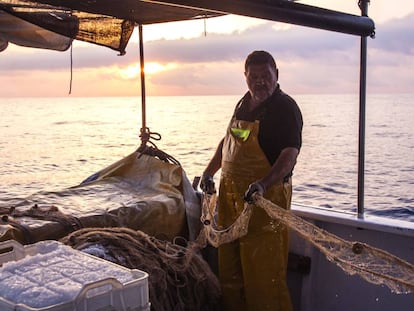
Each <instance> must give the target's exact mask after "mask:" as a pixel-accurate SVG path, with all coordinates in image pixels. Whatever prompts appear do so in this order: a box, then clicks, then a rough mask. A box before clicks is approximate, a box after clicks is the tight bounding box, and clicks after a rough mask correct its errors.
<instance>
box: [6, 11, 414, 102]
mask: <svg viewBox="0 0 414 311" xmlns="http://www.w3.org/2000/svg"><path fill="white" fill-rule="evenodd" d="M413 21H414V14H410V15H408V16H405V17H403V18H398V19H394V20H390V21H387V22H384V23H381V24H378V25H376V38H375V39H370V38H369V39H368V47H369V50H368V64H369V72H368V83H369V84H370V86H369V90H371V91H373V92H377V91H381V92H397V91H398V92H400V91H404V90H406V91H407V92H409V91H411V78H410V77H412V72H413V71H414V67H413V66H414V65H411V59H412V56H413V54H414V29H413V28H414V22H413ZM281 26H283V27H281ZM207 30H208V29H207ZM144 34H145V27H144ZM144 48H145V60H146V62H159V63H162V64H176V65H178V66H172V69H171V70H166V71H163V72H158V73H156V74H153V75H148V76H147V80H148V84H147V89H148V94H149V95H156V94H158V95H170V94H174V95H179V94H187V95H194V94H240V93H241V92H244V91H245V83H244V77H243V70H244V68H243V63H244V59H245V57H246V56H247V54H248V53H250V52H251V51H252V50H255V49H263V50H268V51H269V52H271V53H272V54H273V55H274V56H275V58H276V61H277V63H278V65H279V67H280V77H281V83H282V86H285V87H286V88H287V89H288V90H289V91H291V92H295V93H311V92H312V93H318V92H319V93H320V92H323V93H327V92H341V93H342V92H344V93H345V92H355V91H357V88H358V79H359V49H360V38H359V37H355V36H350V35H345V34H338V33H334V32H328V31H320V30H316V29H310V28H305V27H300V26H289V27H286V25H284V24H279V23H272V22H266V23H262V24H258V25H257V24H256V25H254V26H252V27H247V28H243V30H241V31H237V32H235V33H232V34H218V33H213V32H212V33H207V36H201V37H196V38H191V39H180V40H165V39H164V40H156V41H150V42H147V43H146V44H145V47H144ZM72 58H73V70H74V78H75V83H76V82H77V81H82V84H83V81H85V83H86V82H87V79H83V78H81V75H84V74H85V73H86V72H89V74H88V76H87V77H88V79H89V80H91V81H92V80H101V81H103V80H108V81H109V80H110V81H111V82H112V85H114V88H115V85H116V87H117V89H116V94H122V90H121V89H122V85H124V88H125V89H128V92H125V93H127V94H131V92H132V91H131V88H133V87H135V88H136V89H138V88H137V87H136V85H137V81H136V80H134V81H132V80H131V81H124V82H122V83H121V82H120V81H115V79H116V77H112V78H111V75H112V74H111V72H112V71H111V70H113V68H126V67H128V66H130V65H132V64H136V63H137V62H138V61H139V49H138V44H137V43H134V42H131V43H130V44H129V45H128V47H127V54H126V55H125V56H117V52H115V51H112V50H110V49H106V48H102V47H99V46H92V45H88V44H77V45H75V47H74V49H73V57H72ZM70 61H71V56H70V51H67V52H55V51H45V50H36V49H27V48H19V47H16V46H9V47H8V48H7V49H6V50H5V51H3V52H2V53H0V71H1V73H2V75H1V76H0V83H2V85H6V83H8V82H7V79H6V77H12V76H14V77H16V76H21V79H24V76H25V75H24V74H23V73H24V72H26V71H27V70H30V71H35V72H36V74H37V75H40V74H41V73H42V72H47V73H48V74H50V75H51V77H52V75H53V73H56V75H60V76H62V73H63V72H64V73H65V75H63V76H65V77H67V76H68V74H69V71H70ZM108 68H112V69H108ZM99 69H102V72H101V73H99ZM115 76H116V75H115ZM52 79H53V77H52ZM119 79H121V78H119ZM14 80H17V78H15V79H14ZM124 80H125V79H124ZM397 80H398V81H399V83H398V86H396V85H395V83H393V81H397ZM65 81H66V80H65ZM24 83H26V82H21V84H24ZM95 84H97V83H95ZM77 85H78V88H79V87H82V85H81V84H80V83H78V84H77ZM105 85H107V87H108V88H109V89H105V94H107V93H110V91H111V90H110V88H111V84H110V83H108V84H105ZM76 89H77V88H75V90H76ZM88 92H97V94H96V95H100V94H102V88H101V89H99V90H95V91H94V89H93V88H89V89H88V90H83V91H82V92H79V93H82V94H88ZM114 92H115V91H114ZM135 92H139V91H138V90H137V91H135ZM4 94H5V91H3V90H2V91H1V93H0V96H1V95H4Z"/></svg>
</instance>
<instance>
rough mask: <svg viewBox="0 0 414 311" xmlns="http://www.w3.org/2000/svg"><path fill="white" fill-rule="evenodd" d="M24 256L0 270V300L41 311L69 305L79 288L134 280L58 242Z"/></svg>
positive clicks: (126, 272)
mask: <svg viewBox="0 0 414 311" xmlns="http://www.w3.org/2000/svg"><path fill="white" fill-rule="evenodd" d="M36 244H38V247H37V248H29V250H28V253H27V255H26V256H25V257H24V258H23V259H21V260H18V261H10V262H6V263H4V264H3V266H2V267H1V268H0V280H1V286H0V297H2V298H5V299H7V300H9V301H10V302H13V303H15V304H19V303H20V304H24V305H26V306H29V307H33V308H44V307H48V306H52V305H56V304H61V303H66V302H70V301H73V300H74V299H75V298H76V297H77V295H78V294H79V293H80V292H81V290H82V288H83V287H84V286H85V285H87V284H90V283H94V282H97V281H100V280H103V279H107V278H115V279H117V280H118V281H119V282H120V283H121V284H124V285H125V284H126V283H128V282H130V281H133V280H134V275H133V273H132V272H131V270H129V269H126V268H124V267H121V266H118V265H115V264H113V263H111V262H109V261H105V260H103V259H100V258H96V257H93V256H91V255H88V254H85V253H82V252H79V251H76V250H74V249H72V248H71V247H69V246H66V245H63V244H60V243H58V242H50V241H48V242H40V243H36Z"/></svg>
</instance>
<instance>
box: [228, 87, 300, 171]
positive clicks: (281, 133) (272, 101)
mask: <svg viewBox="0 0 414 311" xmlns="http://www.w3.org/2000/svg"><path fill="white" fill-rule="evenodd" d="M249 97H250V93H249V92H247V93H246V94H245V95H244V96H243V98H242V99H241V100H240V101H239V103H238V104H237V106H236V109H235V112H234V116H235V117H236V118H237V119H238V120H245V121H255V120H259V121H260V126H259V144H260V147H261V148H262V150H263V152H264V153H265V155H266V157H267V159H268V160H269V163H270V164H271V165H273V163H274V162H275V161H276V159H277V158H278V157H279V155H280V153H281V151H282V150H283V149H284V148H286V147H294V148H297V149H298V150H300V148H301V146H302V127H303V120H302V113H301V111H300V109H299V107H298V105H297V104H296V102H295V100H294V99H293V98H291V97H290V96H289V95H287V94H285V93H284V92H282V90H281V89H280V87H279V85H278V86H277V88H276V90H275V91H274V92H273V94H272V96H270V97H269V98H268V99H267V100H265V101H264V102H263V103H262V104H261V105H260V106H259V107H257V108H256V109H255V110H254V111H253V112H248V111H247V110H246V108H245V106H244V105H243V102H244V101H246V99H248V98H249Z"/></svg>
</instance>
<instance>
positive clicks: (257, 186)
mask: <svg viewBox="0 0 414 311" xmlns="http://www.w3.org/2000/svg"><path fill="white" fill-rule="evenodd" d="M265 192H266V188H265V186H263V184H262V183H261V182H259V181H256V182H254V183H252V184H250V185H249V188H248V189H247V191H246V192H245V194H244V200H245V201H246V202H247V203H249V204H252V203H254V198H253V194H255V193H257V194H259V195H263V194H264V193H265Z"/></svg>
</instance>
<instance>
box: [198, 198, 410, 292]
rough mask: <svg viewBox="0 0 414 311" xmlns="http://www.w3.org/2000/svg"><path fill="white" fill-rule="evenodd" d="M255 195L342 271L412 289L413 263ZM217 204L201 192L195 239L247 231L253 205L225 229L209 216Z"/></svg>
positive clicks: (216, 241) (227, 237)
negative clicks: (198, 231) (199, 225)
mask: <svg viewBox="0 0 414 311" xmlns="http://www.w3.org/2000/svg"><path fill="white" fill-rule="evenodd" d="M255 198H256V201H255V203H254V204H255V205H256V206H258V207H260V208H263V209H264V210H265V211H266V213H267V214H268V215H269V217H271V218H272V219H274V220H278V221H279V222H281V223H282V224H284V225H287V226H289V228H290V229H292V230H294V231H295V232H297V233H298V234H299V235H300V236H301V237H302V238H304V239H306V240H307V241H309V242H310V243H311V244H312V245H314V246H315V247H316V248H318V249H319V250H320V251H321V252H322V253H323V254H324V255H325V256H326V258H327V259H328V260H329V261H331V262H333V263H335V264H336V265H338V266H339V267H340V268H341V269H342V270H343V271H344V272H346V273H348V274H350V275H354V274H358V275H359V276H360V277H362V278H363V279H364V280H366V281H367V282H370V283H373V284H377V285H385V286H387V287H388V288H389V289H390V290H391V291H392V292H394V293H397V294H407V293H413V292H414V266H413V265H411V264H410V263H408V262H406V261H404V260H402V259H400V258H398V257H396V256H394V255H392V254H390V253H388V252H386V251H384V250H381V249H378V248H375V247H373V246H370V245H368V244H365V243H360V242H350V241H347V240H344V239H341V238H339V237H337V236H336V235H334V234H332V233H329V232H327V231H325V230H323V229H321V228H319V227H317V226H315V225H313V224H311V223H309V222H307V221H305V220H303V219H302V218H301V217H298V216H296V215H294V214H293V213H292V212H291V211H288V210H285V209H283V208H281V207H279V206H277V205H276V204H273V203H272V202H270V201H268V200H266V199H264V198H263V197H261V196H258V195H256V197H255ZM216 205H217V204H216V198H215V195H213V196H204V199H203V217H202V219H207V220H208V221H207V222H205V221H204V225H205V228H204V229H203V230H202V232H201V234H200V235H201V237H199V238H198V240H197V243H206V241H208V242H209V243H210V244H211V245H213V246H216V247H217V246H219V245H221V244H223V243H227V242H229V241H232V240H235V239H237V238H239V237H241V236H243V235H245V234H246V230H247V229H246V228H247V227H248V222H249V219H250V215H251V210H252V206H253V205H249V204H247V203H246V204H245V208H244V210H243V212H242V213H241V215H240V217H239V218H238V219H237V220H236V221H235V222H234V223H233V224H232V225H231V226H230V227H229V228H227V229H222V228H217V226H216V225H215V223H214V221H212V220H211V219H213V218H214V213H215V210H216Z"/></svg>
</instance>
